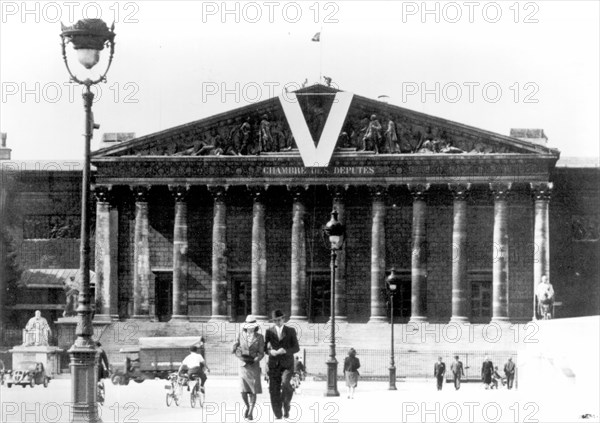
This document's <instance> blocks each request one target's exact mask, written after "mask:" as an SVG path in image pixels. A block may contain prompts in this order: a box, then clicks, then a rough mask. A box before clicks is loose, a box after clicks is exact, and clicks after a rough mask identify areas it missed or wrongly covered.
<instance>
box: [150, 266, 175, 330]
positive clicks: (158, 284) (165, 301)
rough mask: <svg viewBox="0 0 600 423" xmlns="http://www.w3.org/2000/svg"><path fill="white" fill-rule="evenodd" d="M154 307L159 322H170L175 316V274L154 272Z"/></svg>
mask: <svg viewBox="0 0 600 423" xmlns="http://www.w3.org/2000/svg"><path fill="white" fill-rule="evenodd" d="M154 307H155V314H156V318H157V319H158V321H159V322H168V321H169V320H171V315H172V314H173V272H168V271H166V272H159V271H155V272H154Z"/></svg>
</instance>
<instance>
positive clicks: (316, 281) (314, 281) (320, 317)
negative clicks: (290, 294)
mask: <svg viewBox="0 0 600 423" xmlns="http://www.w3.org/2000/svg"><path fill="white" fill-rule="evenodd" d="M308 276H309V284H310V299H309V301H310V308H309V310H310V320H311V321H312V322H314V323H326V322H327V321H329V317H330V316H331V307H330V306H331V275H330V274H329V273H326V272H314V273H313V272H311V273H309V275H308Z"/></svg>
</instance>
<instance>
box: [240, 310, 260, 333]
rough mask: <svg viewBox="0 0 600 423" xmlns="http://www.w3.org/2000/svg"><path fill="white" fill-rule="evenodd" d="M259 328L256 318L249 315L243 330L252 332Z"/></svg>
mask: <svg viewBox="0 0 600 423" xmlns="http://www.w3.org/2000/svg"><path fill="white" fill-rule="evenodd" d="M257 327H258V322H257V321H256V317H254V316H253V315H251V314H249V315H248V316H246V321H245V322H244V324H243V325H242V329H243V330H250V329H254V328H257Z"/></svg>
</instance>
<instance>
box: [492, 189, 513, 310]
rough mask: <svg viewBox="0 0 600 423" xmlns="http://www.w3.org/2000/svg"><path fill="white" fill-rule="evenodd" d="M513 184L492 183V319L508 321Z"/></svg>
mask: <svg viewBox="0 0 600 423" xmlns="http://www.w3.org/2000/svg"><path fill="white" fill-rule="evenodd" d="M511 186H512V184H511V183H510V182H509V183H501V182H499V183H491V184H490V189H491V190H492V192H493V194H494V250H493V265H492V321H493V322H507V321H508V258H509V256H508V194H509V192H510V188H511Z"/></svg>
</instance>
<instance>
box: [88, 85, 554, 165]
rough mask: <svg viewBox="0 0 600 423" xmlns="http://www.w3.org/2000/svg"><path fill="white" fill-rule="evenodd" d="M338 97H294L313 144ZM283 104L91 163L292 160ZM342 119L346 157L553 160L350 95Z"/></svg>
mask: <svg viewBox="0 0 600 423" xmlns="http://www.w3.org/2000/svg"><path fill="white" fill-rule="evenodd" d="M338 92H340V91H339V90H337V89H334V88H331V87H327V86H323V85H313V86H310V87H306V88H302V89H300V90H298V91H295V92H294V94H295V96H296V97H297V99H298V103H299V106H300V110H301V111H302V115H303V116H304V120H305V122H306V125H307V127H308V130H309V132H310V136H311V137H312V138H313V142H314V144H315V146H316V145H317V144H318V143H319V140H321V138H322V137H321V135H322V133H323V128H324V126H325V122H326V121H327V119H328V118H329V115H330V113H333V112H332V109H333V108H332V105H333V103H334V96H335V95H336V93H338ZM283 101H289V97H286V95H285V94H284V95H282V96H280V97H275V98H272V99H269V100H265V101H262V102H259V103H255V104H251V105H248V106H245V107H242V108H238V109H234V110H231V111H229V112H225V113H221V114H218V115H215V116H211V117H207V118H204V119H200V120H197V121H194V122H190V123H188V124H185V125H180V126H176V127H173V128H170V129H167V130H164V131H160V132H157V133H154V134H149V135H145V136H142V137H139V138H136V139H133V140H130V141H126V142H122V143H120V144H118V145H115V146H113V147H108V148H104V149H101V150H97V151H95V152H94V153H93V155H92V157H93V159H95V158H105V157H106V158H108V157H124V156H130V157H131V156H138V157H155V156H219V155H220V156H231V155H260V154H266V153H286V152H287V153H288V154H292V155H293V154H298V151H297V145H296V140H295V139H294V134H293V132H292V130H291V129H290V124H289V119H290V116H288V115H286V111H285V109H286V108H284V107H283V105H282V102H283ZM287 109H288V110H289V108H287ZM343 121H344V123H343V125H342V127H341V130H340V132H339V135H338V139H337V140H336V149H338V150H340V149H343V150H344V152H345V153H346V154H348V153H349V152H352V151H356V152H357V154H359V153H360V154H368V153H369V152H371V153H372V154H384V155H390V154H392V155H399V156H400V155H404V154H411V155H412V154H452V155H456V154H511V153H512V154H543V155H547V154H550V155H556V156H557V157H558V151H557V150H555V149H551V148H548V147H545V146H543V145H540V144H536V143H533V142H527V141H523V140H520V139H518V138H513V137H509V136H504V135H500V134H496V133H493V132H489V131H485V130H481V129H477V128H474V127H471V126H467V125H463V124H460V123H456V122H452V121H449V120H445V119H442V118H438V117H435V116H430V115H426V114H424V113H419V112H415V111H412V110H409V109H405V108H402V107H398V106H394V105H390V104H386V103H383V102H381V101H377V100H372V99H368V98H365V97H361V96H358V95H353V96H352V100H351V103H350V106H349V109H348V111H347V113H346V116H345V119H344V120H343ZM336 133H337V132H336ZM321 142H323V140H321ZM334 155H335V153H334Z"/></svg>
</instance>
